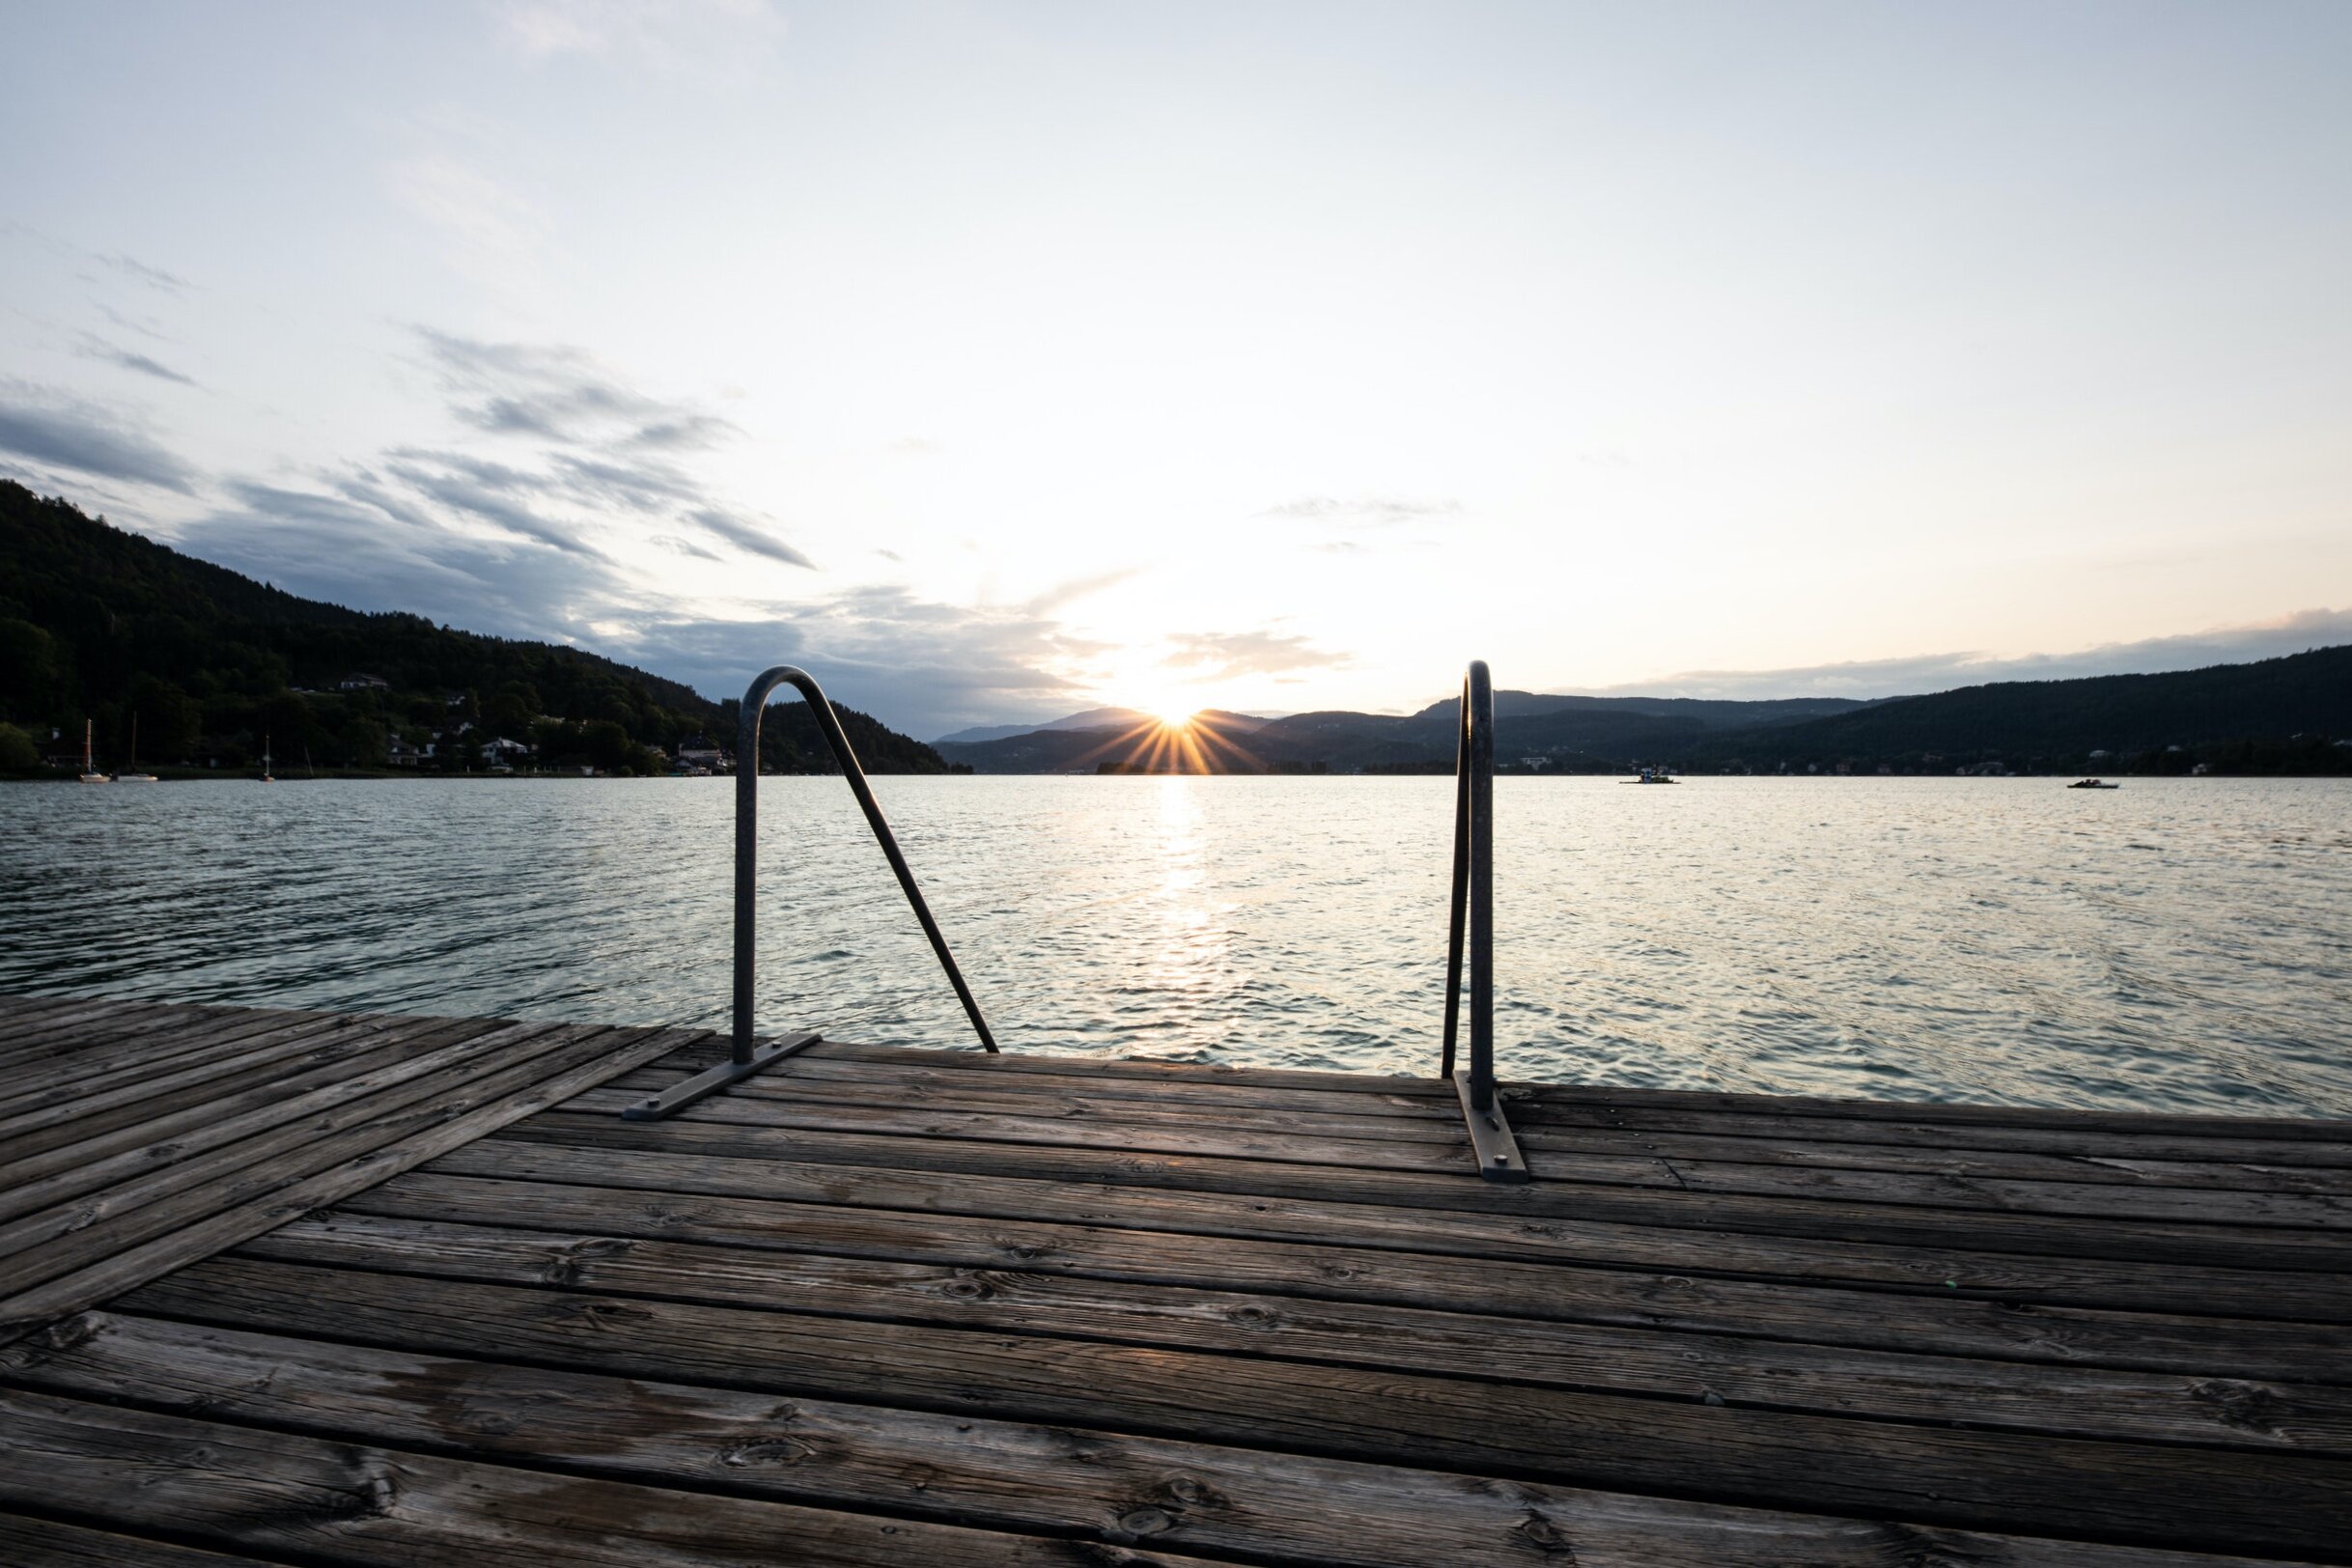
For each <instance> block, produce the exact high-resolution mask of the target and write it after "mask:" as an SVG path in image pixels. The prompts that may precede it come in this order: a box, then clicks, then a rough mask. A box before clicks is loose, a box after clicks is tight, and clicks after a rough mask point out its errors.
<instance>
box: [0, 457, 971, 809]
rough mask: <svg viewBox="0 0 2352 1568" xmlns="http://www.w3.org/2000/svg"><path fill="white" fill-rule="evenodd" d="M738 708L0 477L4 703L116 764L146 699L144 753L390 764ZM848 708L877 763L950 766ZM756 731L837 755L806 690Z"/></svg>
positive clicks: (609, 766) (624, 766)
mask: <svg viewBox="0 0 2352 1568" xmlns="http://www.w3.org/2000/svg"><path fill="white" fill-rule="evenodd" d="M735 710H736V705H735V704H734V703H731V702H730V703H714V702H712V701H710V700H709V699H708V698H706V697H703V696H702V695H701V694H699V693H698V692H696V691H694V690H693V689H692V688H690V687H688V686H683V685H681V684H680V683H678V682H676V681H670V680H665V679H663V678H662V677H660V676H658V675H655V674H652V673H650V672H648V671H645V670H639V669H632V668H630V666H628V665H626V664H620V663H616V662H614V661H613V660H611V659H609V658H601V657H600V656H598V655H596V654H592V653H588V652H586V651H584V650H581V649H578V648H567V647H562V646H558V645H556V644H552V643H544V642H521V641H512V640H509V639H506V638H502V637H487V636H481V635H478V634H476V633H474V632H470V631H459V630H452V629H450V628H448V627H437V626H434V624H433V623H432V622H431V621H428V620H426V619H425V618H424V617H422V616H417V615H404V614H397V613H394V614H366V613H362V612H361V611H358V610H352V609H346V608H345V607H343V606H342V605H340V604H328V603H322V602H319V601H317V600H309V599H301V598H297V597H296V596H294V595H293V594H289V593H285V592H283V591H281V590H279V589H276V588H273V587H270V586H268V585H267V584H266V583H260V582H256V581H254V580H253V579H252V578H250V577H247V576H243V575H241V574H238V573H235V572H232V571H230V570H228V569H227V568H226V567H220V566H215V565H213V564H211V563H210V562H208V561H200V560H197V559H195V558H194V557H192V556H188V555H182V553H180V552H179V551H178V550H175V549H172V548H170V547H168V546H163V545H158V544H155V543H154V542H153V541H152V540H148V539H143V538H141V537H140V536H139V535H137V534H133V533H126V532H125V531H124V530H122V529H120V528H116V527H113V526H111V525H109V524H108V523H107V522H106V521H105V519H104V518H90V517H87V516H85V515H84V514H83V513H82V512H81V511H80V510H79V509H77V508H75V507H74V506H72V505H71V504H70V503H69V502H67V501H65V500H62V499H57V500H50V499H44V498H42V497H41V496H39V495H36V494H34V493H33V491H31V490H27V489H25V488H24V487H23V486H22V485H17V484H14V483H11V482H7V481H0V721H8V722H12V723H14V725H16V726H18V727H20V728H21V729H23V730H25V731H26V732H28V733H29V734H30V735H31V736H32V738H33V740H34V741H35V742H36V743H37V744H39V745H41V746H42V747H43V748H44V749H46V748H52V742H49V739H48V738H49V732H50V731H51V730H52V729H54V730H57V731H59V732H61V741H60V742H56V743H55V744H65V745H70V749H72V750H74V751H76V752H78V750H79V744H80V737H81V732H82V722H83V720H84V718H89V719H91V720H92V721H94V723H95V725H96V728H97V731H98V759H99V761H100V762H101V764H111V763H117V762H120V761H121V760H123V759H124V758H125V757H126V756H127V754H128V752H129V742H130V733H129V732H130V723H131V720H132V718H133V716H134V715H135V716H136V718H137V720H138V724H139V732H138V735H139V739H138V753H137V754H138V760H139V761H140V762H142V763H152V764H157V765H161V766H165V767H169V766H170V765H173V764H176V763H187V764H191V765H194V766H198V767H202V766H206V765H207V764H211V765H217V766H221V767H240V766H242V765H243V764H244V763H245V762H246V761H247V760H248V759H251V758H254V757H258V756H259V755H260V753H261V749H262V744H263V741H264V738H265V737H267V738H268V739H269V741H270V743H271V745H272V748H273V749H274V751H275V753H276V757H277V760H278V762H279V764H280V765H281V770H284V767H285V765H287V764H288V763H289V761H290V759H295V758H300V757H302V756H304V755H305V754H306V753H307V755H308V756H309V758H310V759H311V760H312V761H313V762H315V763H316V764H317V765H319V766H321V767H324V768H336V767H349V768H360V769H373V768H379V767H383V766H385V765H386V764H387V763H388V762H390V761H391V760H393V758H394V757H396V756H403V755H404V748H414V749H416V750H419V751H421V750H422V748H423V747H424V746H426V745H432V746H433V747H434V761H437V762H438V763H439V764H440V765H442V766H445V767H451V768H455V767H479V766H480V765H481V756H480V748H481V746H482V744H483V743H485V742H488V741H490V740H492V739H497V738H505V739H509V740H513V741H517V742H526V743H532V744H537V745H539V746H540V747H541V755H542V757H543V758H544V760H546V761H548V762H551V763H557V764H562V765H565V766H570V765H573V764H586V765H593V766H596V767H599V768H602V769H605V770H622V771H627V770H640V771H641V770H646V769H649V768H652V767H654V766H655V762H654V752H655V750H656V749H657V748H673V747H675V746H676V745H677V743H678V742H681V741H683V740H686V739H687V738H689V737H692V736H696V735H707V736H709V737H711V738H714V739H716V740H719V741H721V742H732V740H733V737H734V735H735ZM835 712H836V713H838V714H840V716H841V721H842V727H843V728H844V729H845V730H846V731H848V733H849V735H850V739H851V743H852V744H853V745H854V746H855V747H856V749H857V755H858V760H859V762H860V763H862V764H863V765H864V766H865V767H866V768H867V769H868V770H872V771H875V772H934V773H936V772H940V771H943V770H945V769H946V766H947V765H946V764H945V763H944V762H943V761H941V759H940V757H939V755H938V752H936V751H934V750H932V748H931V747H929V746H927V745H924V744H922V743H921V742H916V741H912V740H910V739H908V738H907V737H906V736H904V735H901V734H899V733H898V732H896V731H895V730H891V729H888V728H886V727H885V726H883V725H882V723H880V722H879V721H878V720H876V719H874V718H871V717H869V716H868V715H866V714H860V713H857V712H855V711H854V710H852V709H847V708H840V707H838V706H836V708H835ZM760 739H761V744H760V754H761V760H762V762H763V763H764V764H765V765H766V766H768V767H769V768H770V769H773V770H779V771H787V772H828V771H831V770H832V768H833V764H832V761H831V754H830V753H829V752H828V751H827V750H826V746H825V743H824V741H823V738H822V737H821V736H820V735H819V734H818V730H817V723H816V719H815V716H814V715H813V714H810V713H809V712H808V710H807V706H806V705H805V704H803V703H800V702H798V701H797V700H796V701H794V702H792V703H790V704H789V705H786V706H782V707H778V708H777V709H775V710H774V711H773V712H772V713H771V714H770V715H769V717H768V719H767V721H766V722H765V723H764V724H763V726H762V734H761V738H760ZM21 743H22V742H17V744H18V745H19V746H20V745H21ZM425 766H427V767H431V766H433V764H432V763H427V764H426V765H425Z"/></svg>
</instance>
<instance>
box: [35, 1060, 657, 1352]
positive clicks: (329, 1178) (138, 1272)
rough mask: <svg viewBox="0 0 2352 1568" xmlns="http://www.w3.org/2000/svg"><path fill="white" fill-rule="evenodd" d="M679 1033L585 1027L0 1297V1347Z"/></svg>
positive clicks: (524, 1109)
mask: <svg viewBox="0 0 2352 1568" xmlns="http://www.w3.org/2000/svg"><path fill="white" fill-rule="evenodd" d="M700 1032H701V1031H692V1033H700ZM683 1037H687V1038H690V1037H691V1036H690V1035H686V1036H683ZM681 1038H682V1034H681V1033H680V1032H679V1031H672V1030H664V1029H619V1030H612V1031H609V1032H593V1033H591V1035H590V1036H589V1037H588V1038H587V1039H586V1040H585V1041H584V1042H583V1043H581V1044H579V1045H575V1046H574V1047H573V1048H571V1049H569V1050H566V1051H564V1052H562V1053H560V1054H559V1055H557V1056H555V1057H553V1058H548V1059H545V1060H543V1061H542V1062H539V1063H534V1064H532V1065H533V1066H534V1067H544V1068H545V1069H546V1075H547V1076H545V1077H542V1078H537V1079H536V1080H534V1081H531V1082H529V1083H527V1084H525V1085H523V1086H521V1087H518V1088H514V1089H510V1090H496V1089H490V1088H479V1087H478V1088H475V1089H469V1090H468V1091H466V1095H464V1096H461V1097H460V1098H461V1099H463V1098H467V1097H470V1096H473V1095H480V1096H482V1097H483V1098H482V1100H481V1103H479V1104H475V1105H474V1106H473V1108H470V1109H468V1108H465V1106H463V1105H461V1104H459V1103H457V1102H456V1101H453V1102H451V1103H450V1104H448V1105H445V1106H439V1107H436V1110H435V1113H434V1116H433V1117H432V1118H430V1119H421V1120H419V1121H418V1122H417V1123H416V1126H415V1128H414V1129H413V1130H411V1131H408V1132H406V1133H405V1134H403V1135H402V1136H401V1137H400V1139H399V1140H398V1141H397V1142H393V1143H378V1145H376V1146H375V1147H373V1148H370V1149H368V1150H367V1151H366V1152H364V1153H361V1154H359V1155H357V1156H355V1157H353V1158H351V1159H350V1160H347V1161H345V1162H342V1163H341V1164H338V1165H334V1166H331V1167H329V1168H327V1169H324V1170H321V1171H319V1172H318V1173H317V1174H315V1175H312V1176H310V1177H308V1178H306V1179H304V1180H301V1181H298V1182H295V1183H294V1185H292V1186H291V1187H286V1188H282V1189H280V1190H278V1191H276V1192H273V1193H270V1194H269V1195H267V1196H266V1197H263V1198H259V1199H255V1200H254V1201H251V1202H247V1203H243V1204H240V1205H238V1206H237V1207H235V1208H231V1209H226V1210H222V1211H220V1212H217V1213H214V1214H211V1215H210V1216H208V1217H205V1218H198V1219H194V1220H192V1221H191V1222H190V1223H188V1224H186V1225H185V1226H183V1227H182V1228H181V1229H178V1230H175V1231H169V1232H166V1233H163V1234H161V1235H158V1236H156V1237H154V1239H153V1240H151V1241H148V1242H144V1243H142V1244H140V1245H139V1246H132V1247H130V1248H128V1249H126V1250H123V1251H118V1252H115V1253H113V1254H111V1255H109V1256H105V1257H101V1258H98V1259H97V1260H95V1261H93V1262H91V1263H89V1264H87V1265H85V1266H83V1267H81V1268H79V1269H76V1270H74V1271H73V1272H72V1273H70V1274H61V1275H59V1276H57V1277H55V1278H53V1279H50V1280H49V1281H47V1282H46V1283H45V1284H42V1285H37V1286H35V1287H34V1288H32V1289H30V1290H26V1291H20V1292H18V1293H17V1294H15V1295H13V1296H10V1297H7V1298H5V1299H0V1344H5V1343H7V1342H8V1341H9V1340H10V1339H13V1338H14V1337H16V1336H17V1335H19V1334H21V1333H23V1332H25V1331H26V1330H30V1329H33V1328H37V1327H39V1326H40V1325H41V1324H42V1323H44V1322H46V1321H48V1320H49V1319H51V1318H55V1317H59V1316H62V1315H63V1314H65V1313H68V1312H74V1311H78V1310H80V1309H81V1308H83V1307H85V1306H89V1305H91V1304H92V1303H94V1302H100V1301H103V1300H105V1299H106V1298H107V1297H109V1296H112V1295H114V1294H115V1293H117V1292H118V1291H122V1290H126V1289H128V1288H129V1287H130V1286H132V1285H135V1284H137V1283H139V1282H140V1281H142V1280H147V1279H152V1278H154V1276H155V1275H157V1274H164V1273H167V1272H169V1271H170V1270H173V1269H177V1268H179V1267H181V1266H182V1265H183V1264H185V1263H188V1262H190V1261H192V1260H194V1259H197V1258H201V1257H206V1256H209V1255H210V1254H211V1253H213V1252H216V1251H219V1250H220V1249H221V1248H223V1247H228V1246H236V1245H237V1244H238V1242H241V1241H245V1240H247V1239H248V1238H250V1237H254V1236H258V1235H260V1234H261V1233H262V1232H263V1231H265V1230H268V1229H270V1228H272V1227H274V1226H277V1225H281V1224H284V1223H285V1222H286V1221H287V1220H289V1219H292V1218H294V1217H295V1216H296V1215H299V1214H301V1213H303V1212H304V1211H305V1210H308V1209H312V1208H316V1207H318V1206H320V1205H322V1204H329V1203H335V1202H338V1201H340V1200H342V1199H344V1198H347V1197H349V1196H350V1195H351V1194H352V1193H353V1192H356V1191H359V1190H362V1189H363V1188H367V1187H372V1186H374V1185H375V1184H376V1183H378V1182H380V1181H383V1180H386V1179H387V1178H389V1177H393V1176H397V1175H399V1174H400V1173H401V1172H403V1171H405V1170H407V1169H410V1168H411V1167H413V1166H416V1165H420V1164H422V1163H424V1162H426V1161H428V1160H431V1159H433V1158H434V1156H436V1155H441V1154H446V1153H448V1152H449V1151H450V1150H451V1149H454V1148H457V1147H459V1146H460V1145H462V1144H465V1143H470V1142H472V1141H473V1140H474V1139H475V1138H478V1137H480V1136H482V1135H483V1134H487V1133H491V1132H495V1131H496V1130H497V1129H499V1128H501V1127H504V1126H506V1125H507V1124H508V1123H510V1122H514V1121H518V1120H520V1119H521V1118H523V1117H526V1116H529V1115H531V1114H532V1113H533V1112H535V1111H539V1110H543V1109H545V1108H546V1106H550V1105H553V1104H556V1103H557V1102H559V1101H561V1100H563V1099H564V1098H565V1097H567V1096H569V1095H572V1094H576V1093H577V1092H578V1091H579V1090H580V1089H581V1088H582V1087H584V1086H585V1085H587V1084H590V1083H598V1082H602V1080H603V1079H604V1078H610V1077H614V1076H617V1075H618V1074H621V1073H626V1072H628V1071H629V1070H630V1068H632V1067H636V1066H638V1065H639V1064H641V1063H643V1062H646V1061H650V1060H652V1059H653V1058H655V1057H657V1056H658V1055H660V1054H661V1053H662V1052H664V1051H666V1050H671V1049H673V1048H674V1047H675V1046H676V1045H677V1044H678V1042H679V1040H680V1039H681Z"/></svg>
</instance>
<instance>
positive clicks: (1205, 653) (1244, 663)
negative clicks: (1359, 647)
mask: <svg viewBox="0 0 2352 1568" xmlns="http://www.w3.org/2000/svg"><path fill="white" fill-rule="evenodd" d="M1168 642H1169V644H1170V647H1171V651H1170V652H1169V654H1168V655H1167V657H1166V658H1162V660H1161V663H1162V664H1164V665H1166V666H1167V667H1168V668H1170V669H1179V670H1194V671H1197V672H1199V674H1200V677H1201V679H1203V680H1209V681H1220V680H1229V679H1231V678H1233V677H1235V676H1241V675H1282V674H1286V673H1288V672H1289V671H1292V670H1312V669H1330V668H1332V667H1334V666H1336V665H1341V664H1346V663H1348V662H1350V656H1348V655H1346V654H1342V653H1334V652H1331V651H1330V650H1328V649H1322V648H1317V647H1315V646H1314V645H1313V643H1312V642H1311V641H1309V640H1308V639H1307V638H1305V637H1301V636H1293V635H1291V634H1289V633H1286V632H1278V631H1179V632H1176V633H1173V634H1172V635H1170V636H1169V638H1168Z"/></svg>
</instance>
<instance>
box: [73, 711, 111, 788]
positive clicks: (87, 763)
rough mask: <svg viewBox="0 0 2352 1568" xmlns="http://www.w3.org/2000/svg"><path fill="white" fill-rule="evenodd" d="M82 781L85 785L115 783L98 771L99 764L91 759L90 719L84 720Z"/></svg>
mask: <svg viewBox="0 0 2352 1568" xmlns="http://www.w3.org/2000/svg"><path fill="white" fill-rule="evenodd" d="M81 781H82V782H83V783H84V784H111V783H113V782H114V780H113V779H111V778H108V777H107V776H106V775H105V774H104V773H101V772H99V771H98V764H97V763H96V762H94V761H93V760H92V759H91V756H90V720H88V719H86V718H85V719H83V720H82V779H81Z"/></svg>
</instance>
